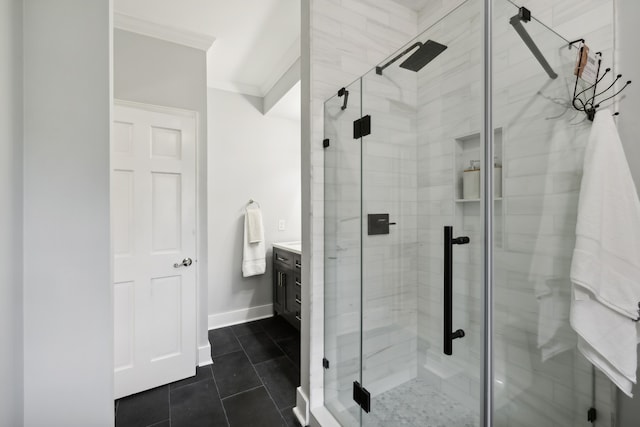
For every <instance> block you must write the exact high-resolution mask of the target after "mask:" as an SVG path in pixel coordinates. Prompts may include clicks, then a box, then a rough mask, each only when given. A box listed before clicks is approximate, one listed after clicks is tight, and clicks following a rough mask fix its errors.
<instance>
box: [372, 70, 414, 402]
mask: <svg viewBox="0 0 640 427" xmlns="http://www.w3.org/2000/svg"><path fill="white" fill-rule="evenodd" d="M393 71H396V72H393ZM402 71H405V72H397V69H396V70H389V72H387V73H384V75H382V76H380V75H377V74H376V73H375V72H370V73H368V74H367V75H366V76H365V77H364V78H363V80H362V89H363V95H362V109H363V114H365V115H366V114H369V115H371V117H372V119H371V120H372V133H371V135H369V136H367V137H365V138H364V139H363V142H362V144H363V145H362V170H363V175H362V180H363V182H362V184H363V185H362V200H363V203H362V206H363V215H365V217H364V218H363V219H365V221H366V215H368V214H374V213H388V214H389V218H390V222H395V223H396V225H392V226H391V227H390V232H389V234H387V235H372V236H369V235H367V226H366V222H365V226H364V229H363V230H362V234H363V240H362V242H363V269H362V272H363V287H362V291H363V292H362V294H363V361H362V363H363V365H362V369H363V374H362V375H363V381H364V384H366V387H367V389H368V390H369V391H370V392H371V393H372V394H373V395H374V396H375V395H377V394H380V393H382V392H385V391H387V390H389V389H391V388H393V387H395V386H397V385H399V384H401V383H404V382H406V381H408V380H410V379H412V378H415V376H416V374H417V295H418V288H417V281H418V269H417V265H418V264H417V260H418V259H417V257H418V246H417V244H418V233H417V231H418V229H417V156H416V154H417V152H416V150H417V121H416V113H417V90H416V89H417V77H416V74H415V73H412V72H406V70H402Z"/></svg>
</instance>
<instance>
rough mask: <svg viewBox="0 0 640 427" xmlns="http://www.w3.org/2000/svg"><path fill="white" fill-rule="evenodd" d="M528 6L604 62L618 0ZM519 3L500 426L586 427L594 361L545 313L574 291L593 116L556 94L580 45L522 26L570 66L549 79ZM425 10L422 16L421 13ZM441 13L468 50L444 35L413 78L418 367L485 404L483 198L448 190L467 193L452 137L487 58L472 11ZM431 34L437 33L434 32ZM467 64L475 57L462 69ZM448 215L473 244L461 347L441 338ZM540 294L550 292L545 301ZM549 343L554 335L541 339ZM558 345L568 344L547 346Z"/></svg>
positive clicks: (501, 211) (505, 213)
mask: <svg viewBox="0 0 640 427" xmlns="http://www.w3.org/2000/svg"><path fill="white" fill-rule="evenodd" d="M527 7H529V8H530V9H531V10H532V11H533V13H534V15H535V16H536V17H538V18H540V19H541V20H542V21H544V22H547V23H551V24H552V26H553V27H554V28H556V29H557V30H558V31H560V32H561V33H562V34H566V36H567V37H570V38H572V39H573V38H579V37H585V38H586V39H587V40H588V41H589V42H590V44H591V46H592V47H594V48H596V49H598V50H602V51H603V52H604V57H605V61H607V59H606V58H610V52H611V48H612V35H613V30H612V22H613V18H612V5H611V2H609V1H606V2H594V1H589V2H583V1H577V0H575V1H570V0H567V1H563V2H550V1H543V0H539V1H530V2H528V4H527ZM515 12H516V9H515V7H513V6H512V5H509V4H507V2H506V1H505V2H504V4H500V2H497V3H496V6H495V13H496V15H497V16H496V20H497V21H496V24H495V27H494V31H495V35H494V36H495V40H496V46H495V63H494V66H495V70H496V74H495V80H494V82H495V89H496V90H495V98H494V105H495V106H496V108H495V111H494V120H495V123H496V125H497V126H498V127H500V128H501V131H502V141H503V146H504V150H503V152H502V156H503V158H502V159H501V160H502V163H503V169H502V170H503V173H504V198H503V200H502V201H497V202H495V203H496V204H495V208H496V214H497V218H496V231H497V234H496V250H495V257H496V259H495V265H496V288H495V295H496V306H495V312H494V315H495V322H496V336H495V341H494V342H495V359H494V363H495V371H496V383H495V387H496V414H495V415H496V422H497V425H500V426H501V427H502V426H508V427H524V426H531V427H533V426H539V425H550V426H580V425H584V420H585V418H586V410H587V409H588V408H589V407H590V406H591V398H592V396H591V392H590V390H591V378H592V377H591V369H590V365H589V364H588V363H587V362H586V361H585V359H584V358H583V357H582V356H580V355H579V354H578V353H577V351H576V350H575V346H571V343H572V334H571V333H570V329H569V328H568V325H567V323H566V319H563V318H562V316H560V319H552V320H551V321H547V322H545V319H547V320H548V318H546V317H545V316H547V315H548V312H547V311H546V310H547V309H548V307H550V306H552V305H553V304H556V306H555V307H556V308H557V307H558V304H559V305H560V306H561V309H562V310H564V309H566V306H567V303H568V296H569V295H568V290H569V283H568V269H569V266H570V259H571V251H572V248H573V239H574V229H575V215H576V208H577V195H578V190H579V183H580V176H581V173H582V170H581V168H582V155H583V150H584V144H585V142H586V135H587V133H588V130H589V125H588V124H586V123H581V124H576V123H578V122H580V120H581V119H582V117H576V116H575V115H574V114H573V113H572V112H571V111H567V109H566V105H558V102H561V101H558V100H562V101H565V102H566V101H567V94H568V91H569V89H568V87H569V86H570V81H571V72H572V60H573V57H572V54H569V53H566V52H565V51H564V50H563V51H561V50H560V47H561V43H559V39H557V38H556V37H555V36H551V35H550V33H549V32H548V31H547V30H545V29H543V28H542V27H539V28H538V29H536V26H535V25H533V24H530V25H529V26H528V27H527V28H528V30H529V31H531V32H532V35H534V40H536V41H537V42H538V43H539V45H540V46H541V48H542V49H543V51H544V52H545V55H546V56H549V57H552V58H555V59H556V62H555V63H563V64H565V66H564V67H560V66H559V67H560V68H561V72H560V77H559V78H558V80H556V81H554V82H553V83H552V84H549V83H548V78H547V77H546V76H545V75H544V73H543V71H542V69H541V68H539V65H538V64H537V62H535V60H533V58H532V56H531V53H530V52H529V51H528V50H527V49H526V48H524V45H523V44H522V41H521V40H520V39H519V38H518V37H517V36H515V33H514V32H513V29H512V28H510V26H508V25H507V24H506V22H508V18H509V17H510V16H512V15H514V14H515ZM424 19H425V18H422V19H420V17H419V21H420V22H422V21H423V20H424ZM447 19H448V22H447V30H446V31H458V30H459V29H461V28H465V29H466V32H460V38H459V39H457V41H456V43H462V44H463V45H466V46H467V48H464V47H463V48H460V47H459V45H458V48H457V49H454V46H453V45H452V46H450V48H451V50H452V51H454V52H451V54H450V55H443V56H442V58H439V59H438V60H439V61H440V62H439V63H438V65H437V66H436V63H435V62H434V64H432V65H429V67H428V68H427V69H425V70H424V71H423V72H421V73H420V75H419V82H418V87H419V89H418V90H419V97H418V98H419V113H418V114H419V125H418V129H419V139H418V159H419V160H418V161H419V163H418V214H419V215H418V228H419V230H420V231H419V233H420V239H419V251H418V264H419V266H420V267H419V278H418V282H419V286H418V296H419V299H418V335H419V341H418V353H419V360H418V366H419V370H420V373H421V374H422V375H424V376H426V377H428V378H430V379H431V380H433V381H435V382H436V383H440V384H441V387H442V390H443V391H444V392H446V393H447V394H449V395H451V396H453V397H455V398H456V399H457V400H458V401H463V402H464V403H466V404H467V405H469V406H470V407H471V408H477V407H478V399H479V394H478V393H479V389H480V386H479V366H480V363H481V359H480V339H481V336H480V333H481V331H480V329H479V325H480V324H481V322H482V319H481V315H482V313H481V310H480V307H481V292H480V288H481V281H480V278H481V265H480V256H481V253H480V246H481V245H479V244H476V245H474V244H473V242H474V241H475V242H479V241H480V240H479V237H480V236H479V234H478V233H479V231H480V209H479V204H474V203H472V202H471V203H468V202H467V203H456V202H455V201H454V199H455V198H456V196H455V195H456V194H457V191H459V189H458V188H456V186H457V185H459V184H458V183H456V179H454V176H455V174H454V168H455V167H456V166H455V155H456V149H457V148H456V141H455V138H459V137H462V136H465V135H468V136H470V135H473V134H475V133H476V132H479V131H480V128H481V122H480V120H481V110H480V107H481V100H480V96H481V95H482V92H481V90H482V87H481V85H480V81H479V79H480V76H481V69H480V59H481V58H480V56H479V55H476V54H475V53H476V52H477V51H478V50H479V49H480V46H479V42H480V40H479V39H480V34H481V33H480V32H478V31H479V28H480V27H479V26H480V25H481V22H479V21H477V20H474V18H473V17H472V16H469V15H468V14H466V13H455V14H454V15H452V16H451V17H450V18H447ZM503 24H504V25H503ZM545 33H546V34H545ZM429 36H430V38H433V39H434V40H437V38H436V37H438V36H439V34H438V33H437V32H435V33H434V34H431V33H429ZM565 49H566V48H565ZM455 51H457V52H461V53H459V54H456V53H455ZM559 57H563V58H564V59H563V60H562V61H560V60H558V58H559ZM464 61H466V63H465V62H464ZM609 63H611V61H610V60H609ZM462 64H464V67H470V68H466V69H465V70H464V71H463V68H464V67H461V65H462ZM545 97H546V98H547V99H546V100H545ZM549 99H552V100H553V101H551V102H550V101H549ZM554 101H555V102H554ZM556 116H560V117H556ZM443 225H454V226H455V227H456V229H457V233H456V234H459V235H463V234H464V235H469V236H470V237H471V239H472V244H471V245H469V246H468V247H456V249H455V251H456V252H455V261H456V264H455V266H454V286H455V297H454V301H455V304H454V328H458V327H463V328H464V329H465V331H466V332H467V336H466V337H465V338H464V339H463V340H456V342H455V344H454V348H455V350H454V356H453V357H447V356H444V355H442V343H441V340H442V331H441V329H442V295H441V293H442V291H441V288H442V262H443V260H442V246H441V245H442V226H443ZM545 295H547V296H550V298H551V300H550V301H546V300H545ZM554 332H555V334H554ZM458 341H459V342H458ZM541 343H547V346H544V347H543V348H538V347H539V345H540V344H541ZM551 344H555V345H556V347H553V346H552V345H551ZM566 344H568V345H567V346H566V347H569V349H568V350H567V348H566V347H565V345H566ZM554 348H555V349H556V350H566V351H562V352H559V353H558V354H556V355H553V356H552V354H553V353H552V351H553V350H554ZM596 380H597V387H596V389H597V396H596V399H597V402H596V407H597V409H598V414H599V415H598V420H599V421H598V422H599V425H602V426H610V425H612V421H611V420H612V412H613V402H612V396H613V393H612V386H611V384H610V382H609V381H608V380H607V379H606V378H605V377H603V375H602V374H600V373H598V374H597V376H596ZM465 396H468V398H466V399H464V397H465Z"/></svg>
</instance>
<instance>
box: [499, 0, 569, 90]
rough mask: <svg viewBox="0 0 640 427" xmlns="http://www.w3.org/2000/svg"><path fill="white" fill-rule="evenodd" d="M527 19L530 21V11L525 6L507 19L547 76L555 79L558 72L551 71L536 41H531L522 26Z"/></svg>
mask: <svg viewBox="0 0 640 427" xmlns="http://www.w3.org/2000/svg"><path fill="white" fill-rule="evenodd" d="M529 21H531V11H530V10H529V9H527V8H526V7H521V8H520V9H519V10H518V14H517V15H514V16H512V17H511V19H509V23H510V24H511V25H512V26H513V28H514V29H515V30H516V32H517V33H518V35H519V36H520V38H521V39H522V41H523V42H524V44H526V45H527V47H528V48H529V50H530V51H531V53H533V56H535V57H536V59H537V60H538V62H539V63H540V65H542V68H544V71H546V72H547V74H548V75H549V77H551V78H552V79H555V78H557V77H558V74H556V72H555V71H553V68H551V65H549V62H547V59H546V58H545V57H544V55H543V54H542V52H540V49H538V46H536V43H535V42H534V41H533V39H532V38H531V36H530V35H529V33H528V32H527V30H526V29H525V28H524V25H522V23H523V22H529Z"/></svg>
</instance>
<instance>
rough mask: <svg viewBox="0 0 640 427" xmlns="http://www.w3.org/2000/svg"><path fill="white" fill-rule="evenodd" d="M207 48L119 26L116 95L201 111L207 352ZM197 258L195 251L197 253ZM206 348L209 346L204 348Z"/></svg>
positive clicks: (202, 320)
mask: <svg viewBox="0 0 640 427" xmlns="http://www.w3.org/2000/svg"><path fill="white" fill-rule="evenodd" d="M206 67H207V65H206V52H205V51H204V50H198V49H194V48H190V47H187V46H182V45H179V44H175V43H171V42H167V41H164V40H159V39H155V38H152V37H147V36H143V35H140V34H136V33H132V32H128V31H123V30H117V29H116V30H115V31H114V97H115V98H116V99H121V100H127V101H135V102H141V103H145V104H153V105H160V106H165V107H174V108H181V109H185V110H191V111H196V112H197V113H198V143H197V144H198V148H197V149H198V165H197V169H198V178H197V179H198V199H197V203H198V242H197V244H198V258H197V261H198V262H197V266H198V320H197V322H198V347H200V349H201V351H200V356H199V358H200V364H202V363H206V361H207V360H208V357H207V360H203V358H204V357H205V356H206V355H207V350H206V349H205V348H208V346H209V343H208V338H207V274H208V270H207V163H206V161H207V120H206V118H207V92H206V90H207V89H206V86H207V77H206ZM194 258H195V257H194ZM203 349H204V351H202V350H203Z"/></svg>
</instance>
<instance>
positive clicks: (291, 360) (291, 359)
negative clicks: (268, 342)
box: [274, 337, 300, 370]
mask: <svg viewBox="0 0 640 427" xmlns="http://www.w3.org/2000/svg"><path fill="white" fill-rule="evenodd" d="M288 339H290V338H286V339H283V340H280V341H286V340H288ZM291 339H295V337H293V338H291ZM274 342H275V343H276V345H277V346H278V348H279V349H280V350H281V351H282V352H283V353H284V355H285V356H286V357H287V359H289V361H290V362H291V363H292V364H293V366H295V367H296V368H298V370H300V366H298V365H296V361H295V360H293V358H291V357H290V356H289V353H287V352H286V351H285V350H284V348H283V347H282V346H281V345H280V344H278V341H274Z"/></svg>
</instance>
